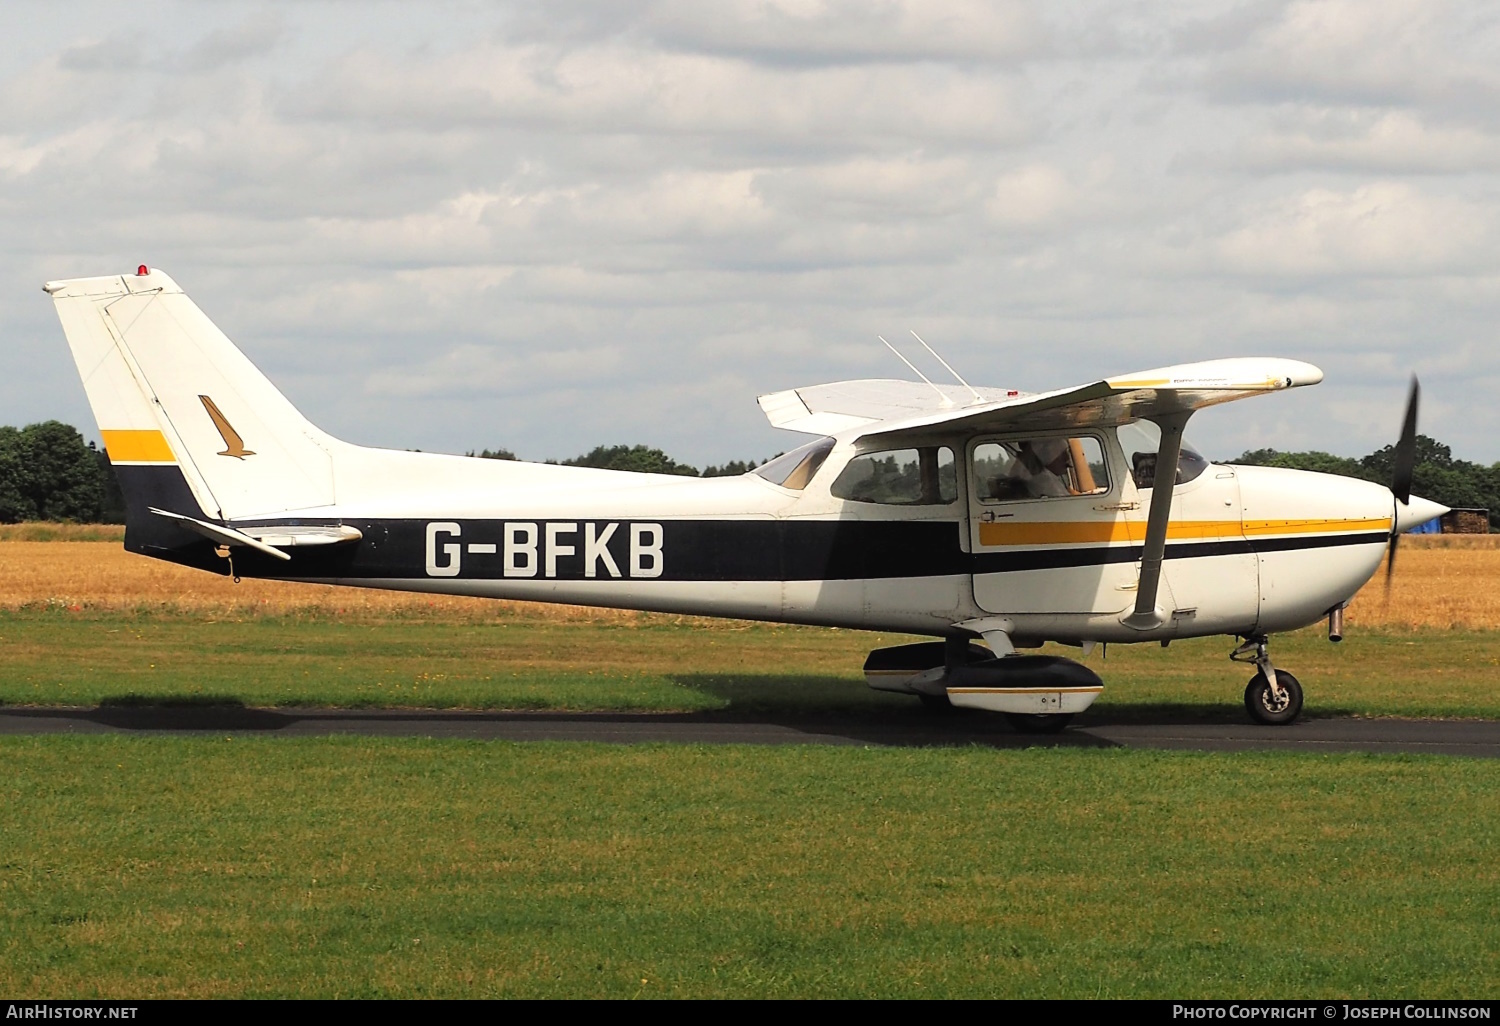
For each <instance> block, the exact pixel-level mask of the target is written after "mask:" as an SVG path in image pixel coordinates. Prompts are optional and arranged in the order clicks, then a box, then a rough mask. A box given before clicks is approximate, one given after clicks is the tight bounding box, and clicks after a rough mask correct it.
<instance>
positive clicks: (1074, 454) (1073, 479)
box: [974, 435, 1109, 502]
mask: <svg viewBox="0 0 1500 1026" xmlns="http://www.w3.org/2000/svg"><path fill="white" fill-rule="evenodd" d="M974 482H975V488H976V490H977V491H978V495H979V501H980V502H1012V501H1015V500H1018V499H1065V498H1068V497H1069V496H1074V495H1103V494H1104V493H1105V492H1107V491H1109V469H1108V467H1106V466H1105V463H1104V447H1103V446H1102V445H1101V444H1100V442H1099V439H1097V438H1094V437H1092V436H1089V435H1084V436H1082V437H1079V438H1017V439H1011V440H1008V441H1004V442H984V443H982V444H981V445H977V446H975V447H974Z"/></svg>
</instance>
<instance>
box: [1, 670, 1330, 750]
mask: <svg viewBox="0 0 1500 1026" xmlns="http://www.w3.org/2000/svg"><path fill="white" fill-rule="evenodd" d="M671 679H672V680H673V681H674V682H675V683H676V684H678V685H679V686H681V687H683V688H688V689H691V690H694V691H697V692H700V693H702V694H705V695H711V696H713V697H715V698H718V699H720V700H721V701H723V702H724V703H725V704H724V706H723V707H721V708H719V709H709V710H697V711H689V712H655V711H637V712H629V711H625V712H618V711H617V712H580V711H571V710H460V709H452V710H443V709H389V708H387V709H305V708H280V709H273V708H257V707H252V706H248V705H246V704H245V703H244V702H243V701H242V700H240V699H237V698H233V697H228V696H152V695H139V694H132V695H123V696H119V697H116V698H111V699H106V700H104V701H102V702H101V703H100V704H99V705H98V706H97V707H96V708H93V709H18V708H9V709H5V710H4V711H3V714H4V715H5V716H6V717H15V718H18V719H32V718H38V719H41V718H46V719H50V720H63V721H75V722H79V723H80V724H81V723H91V724H96V725H98V726H101V727H107V728H112V729H115V730H125V731H173V732H184V733H219V732H226V731H228V732H255V733H267V732H278V731H283V730H288V729H289V728H296V729H295V731H294V732H295V733H298V734H335V733H348V734H376V735H390V736H421V735H424V734H429V733H430V734H433V735H439V736H451V737H478V738H493V739H496V740H507V739H508V740H530V739H535V740H542V739H548V740H590V739H607V740H612V741H635V740H638V741H643V742H644V741H652V742H660V741H675V740H680V741H682V742H684V743H701V742H703V741H706V740H713V741H737V740H739V741H744V742H748V743H796V742H797V741H798V740H802V739H805V740H806V741H808V742H813V743H818V742H832V743H840V742H842V743H848V744H874V745H882V746H893V747H932V746H964V745H979V746H983V747H993V748H1023V747H1035V746H1056V747H1085V748H1108V747H1115V746H1116V743H1115V742H1113V741H1110V740H1108V739H1106V738H1103V737H1099V736H1097V735H1095V734H1093V733H1091V732H1090V728H1091V727H1108V726H1111V725H1119V724H1135V725H1166V724H1182V725H1218V724H1243V723H1244V722H1245V713H1244V710H1243V709H1242V708H1241V707H1240V705H1239V703H1237V702H1224V703H1220V704H1213V705H1209V704H1196V705H1195V704H1189V703H1132V704H1123V705H1099V706H1096V707H1095V708H1094V709H1092V710H1090V711H1089V712H1088V713H1085V714H1083V715H1081V716H1079V717H1078V718H1077V719H1076V720H1074V722H1073V725H1072V726H1071V727H1070V728H1069V729H1068V730H1065V731H1064V732H1063V733H1061V734H1057V735H1049V736H1037V735H1026V734H1019V733H1017V732H1016V731H1014V730H1013V729H1012V728H1011V726H1010V725H1009V724H1008V723H1007V722H1006V720H1005V719H1004V718H1003V717H1001V716H998V715H994V714H991V713H983V712H976V711H972V710H960V709H946V710H933V709H928V708H924V707H923V706H922V705H921V704H919V703H918V701H917V700H916V699H915V698H913V697H911V696H907V695H898V694H891V693H887V692H878V691H872V690H869V689H867V688H865V687H864V686H863V685H862V684H856V683H854V682H851V681H850V680H849V679H848V678H843V677H831V676H809V675H761V674H741V675H722V674H679V675H676V676H674V677H672V678H671ZM1317 713H1318V714H1319V715H1321V716H1344V715H1350V714H1351V710H1345V709H1318V710H1317ZM736 725H743V726H744V727H746V728H747V729H746V730H745V732H744V734H743V735H740V734H739V732H738V731H736V729H735V727H736ZM757 727H759V728H765V727H771V728H780V729H779V730H778V731H776V732H775V733H774V734H767V733H766V732H765V731H764V730H759V731H757V730H756V729H755V728H757Z"/></svg>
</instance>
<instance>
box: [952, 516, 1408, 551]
mask: <svg viewBox="0 0 1500 1026" xmlns="http://www.w3.org/2000/svg"><path fill="white" fill-rule="evenodd" d="M1390 528H1391V522H1390V521H1389V520H1386V519H1373V520H1371V519H1359V520H1246V521H1245V522H1244V524H1243V526H1242V525H1241V524H1240V522H1239V521H1238V520H1173V521H1171V522H1170V523H1169V524H1168V525H1167V539H1168V540H1169V541H1190V540H1195V541H1199V540H1214V539H1232V538H1266V537H1272V536H1275V535H1288V534H1350V533H1354V532H1358V531H1388V530H1390ZM1145 540H1146V522H1145V521H1144V520H1132V521H1125V520H1101V521H1084V522H1076V523H1070V522H1065V521H1064V522H1058V521H1053V522H1046V523H1031V524H1027V523H1016V524H980V525H979V544H981V545H984V546H986V547H989V546H1001V545H1113V544H1124V543H1128V542H1135V543H1137V544H1139V543H1141V542H1143V541H1145Z"/></svg>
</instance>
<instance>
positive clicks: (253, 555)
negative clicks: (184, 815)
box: [116, 465, 1388, 583]
mask: <svg viewBox="0 0 1500 1026" xmlns="http://www.w3.org/2000/svg"><path fill="white" fill-rule="evenodd" d="M116 471H117V473H118V474H119V477H120V481H121V486H122V488H124V489H125V494H126V497H127V501H128V503H129V509H130V514H129V518H128V527H127V531H126V547H127V548H128V549H130V550H131V551H133V552H141V553H144V554H146V555H151V556H156V557H159V558H163V559H169V560H172V561H174V562H178V563H183V564H185V565H188V566H195V567H198V568H200V569H204V570H209V571H212V572H215V573H220V574H224V573H227V572H228V569H229V568H228V564H227V563H226V561H225V560H223V559H221V558H219V557H218V556H217V555H215V553H214V546H213V545H212V544H211V543H210V542H208V541H206V540H204V539H203V538H202V537H200V536H199V535H196V534H193V533H192V532H189V531H186V530H184V529H182V528H180V527H178V526H177V525H176V524H175V523H173V522H171V521H170V520H167V519H165V518H162V517H158V516H155V515H154V514H151V513H149V512H148V511H147V507H148V506H155V507H157V508H159V509H166V510H170V511H171V512H174V513H182V514H185V515H187V516H192V517H206V518H208V519H216V518H213V517H212V516H211V515H209V514H205V513H204V512H203V511H202V510H201V509H199V508H198V504H197V503H196V501H195V500H193V498H192V495H191V493H190V492H189V490H188V488H187V483H186V481H185V480H184V479H183V477H182V472H181V471H180V470H179V469H178V468H177V467H170V466H159V467H158V466H151V467H147V466H128V465H127V466H121V467H117V468H116ZM328 522H329V521H327V520H317V521H311V520H299V519H296V518H281V517H278V518H267V519H265V520H262V521H259V524H260V525H263V526H270V525H275V526H288V525H298V524H311V523H318V524H326V523H328ZM343 522H344V523H346V524H348V525H350V526H352V527H356V528H358V529H359V530H360V532H361V534H362V535H363V537H362V538H361V540H360V541H358V542H355V543H352V544H341V545H326V546H307V547H300V548H298V547H293V548H288V549H287V550H286V551H287V552H288V554H289V555H291V557H292V559H291V561H290V562H286V561H282V560H275V559H272V558H271V557H269V556H265V555H263V554H260V553H257V552H255V551H253V550H251V549H248V548H236V549H235V550H234V569H235V571H236V572H238V573H240V574H243V575H245V576H250V577H279V578H289V579H296V578H311V579H325V580H326V579H329V578H343V579H347V580H413V579H415V580H427V581H433V582H435V583H440V582H442V581H467V580H496V579H504V580H518V581H519V580H562V581H568V580H573V581H578V580H598V581H609V580H626V581H632V580H634V581H646V580H662V581H820V580H822V581H839V580H881V579H893V578H913V577H940V576H955V575H967V574H971V573H973V574H993V573H1011V572H1016V571H1027V570H1048V569H1056V568H1061V567H1088V566H1103V565H1105V564H1110V563H1132V562H1137V561H1139V560H1140V558H1141V553H1142V547H1141V546H1140V545H1119V546H1090V547H1081V548H1054V549H1038V550H1027V551H1021V552H993V551H992V552H981V553H977V554H973V555H971V554H969V553H967V552H965V551H964V550H963V546H962V531H963V530H964V522H963V521H961V520H958V519H954V520H946V521H932V520H926V521H914V520H805V519H797V518H792V519H786V520H709V519H702V520H659V521H645V520H635V521H631V520H618V521H614V520H604V519H589V520H583V519H579V520H570V521H562V520H551V521H545V520H523V519H516V520H498V519H495V520H491V519H485V520H454V521H440V520H427V519H423V520H414V519H381V520H367V519H359V518H353V519H346V520H345V521H343ZM434 524H438V525H444V524H451V525H453V526H452V527H442V528H441V530H439V531H437V532H436V533H435V534H433V532H432V525H434ZM549 524H551V525H553V530H552V531H551V532H549V531H548V525H549ZM611 524H613V525H615V526H614V529H613V532H612V533H611V534H610V537H609V541H608V542H607V543H605V544H604V546H603V547H604V548H605V549H606V550H607V551H608V555H609V559H607V560H606V559H603V558H598V557H596V558H594V559H592V560H588V563H589V564H590V566H591V567H592V569H593V571H594V572H593V575H592V576H590V575H589V574H588V573H587V570H588V567H586V566H585V559H586V555H585V553H586V537H585V533H586V532H587V531H590V530H591V531H592V533H593V537H595V538H596V539H597V538H599V537H601V536H602V535H604V534H605V533H606V532H608V531H609V525H611ZM234 526H238V527H248V526H251V525H250V523H248V522H236V524H235V525H234ZM634 528H640V533H639V534H637V533H636V532H635V531H634V530H633V529H634ZM658 531H659V532H660V533H659V535H658V534H657V533H656V532H658ZM430 535H432V536H431V537H429V536H430ZM508 536H509V537H511V540H512V548H513V549H514V548H515V544H514V543H515V541H516V540H517V539H519V540H520V541H522V542H525V543H526V544H523V545H522V546H521V548H522V549H525V548H526V547H527V545H534V551H532V552H529V553H528V552H520V553H513V554H512V555H511V557H509V559H508V557H507V551H506V549H507V545H506V540H507V537H508ZM549 537H550V538H552V540H553V543H554V545H555V547H556V549H557V550H558V551H556V552H554V553H552V555H551V558H549V553H548V548H549ZM1387 538H1388V536H1387V535H1386V534H1385V533H1383V532H1362V533H1359V534H1341V535H1292V536H1281V537H1271V538H1256V539H1253V540H1244V539H1234V540H1228V541H1203V542H1197V541H1195V542H1176V543H1169V544H1168V545H1167V550H1166V558H1168V559H1186V558H1194V557H1212V556H1233V555H1245V554H1253V553H1257V552H1273V551H1287V550H1294V549H1312V548H1330V547H1335V546H1344V545H1373V544H1384V543H1385V542H1386V540H1387ZM633 539H635V540H636V541H639V542H641V543H642V544H641V545H640V546H639V547H640V548H642V549H645V550H652V549H655V550H658V551H657V552H656V553H653V552H652V551H643V552H634V551H633V550H632V540H633ZM455 546H456V547H457V552H456V553H455V552H454V551H453V547H455ZM567 548H571V549H573V551H572V552H563V551H561V550H563V549H567ZM476 550H477V551H476ZM455 563H456V570H455ZM508 563H509V564H510V566H511V570H512V572H511V573H507V572H506V568H507V564H508ZM433 568H436V569H437V570H438V571H439V572H437V573H432V572H429V571H430V569H433Z"/></svg>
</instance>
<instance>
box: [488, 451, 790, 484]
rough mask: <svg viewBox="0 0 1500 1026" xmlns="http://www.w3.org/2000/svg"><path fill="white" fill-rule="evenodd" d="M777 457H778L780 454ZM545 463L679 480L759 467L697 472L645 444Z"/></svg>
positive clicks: (493, 455)
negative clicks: (664, 475) (666, 476)
mask: <svg viewBox="0 0 1500 1026" xmlns="http://www.w3.org/2000/svg"><path fill="white" fill-rule="evenodd" d="M466 455H469V456H478V457H480V458H481V459H486V460H515V459H520V457H519V456H517V455H516V454H515V453H513V452H511V451H510V450H509V449H483V450H481V451H480V452H477V453H475V452H470V453H467V454H466ZM777 455H778V456H779V455H780V453H777ZM772 458H773V459H774V458H775V457H772ZM546 462H548V463H552V464H556V465H559V466H564V467H596V468H598V469H600V470H629V471H634V472H635V473H637V474H676V475H678V476H680V477H733V476H734V475H736V474H748V473H749V472H750V471H752V470H754V469H755V468H756V467H758V466H760V463H756V462H755V461H754V460H750V461H749V462H748V463H747V462H745V461H743V460H730V461H729V462H728V463H725V464H724V465H723V466H714V465H713V464H709V465H708V466H706V467H704V468H703V469H702V470H699V469H698V468H697V467H692V466H689V465H688V464H686V463H678V462H677V461H676V460H674V459H673V458H672V457H670V456H668V455H667V454H666V453H664V452H662V451H661V450H660V449H652V448H650V447H649V446H645V445H598V446H595V447H594V448H593V449H592V450H590V451H589V452H586V453H584V454H583V455H582V456H575V457H573V458H572V459H570V460H547V461H546ZM761 462H762V463H763V462H765V461H764V460H762V461H761Z"/></svg>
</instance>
